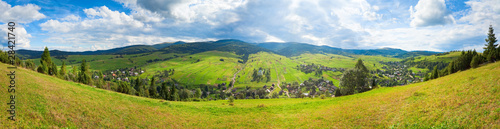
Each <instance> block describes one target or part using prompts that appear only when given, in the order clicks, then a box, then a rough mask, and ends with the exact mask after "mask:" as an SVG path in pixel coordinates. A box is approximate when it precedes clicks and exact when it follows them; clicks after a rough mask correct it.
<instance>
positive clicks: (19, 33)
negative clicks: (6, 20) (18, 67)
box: [0, 24, 31, 49]
mask: <svg viewBox="0 0 500 129" xmlns="http://www.w3.org/2000/svg"><path fill="white" fill-rule="evenodd" d="M0 26H1V27H2V28H7V27H8V25H7V24H3V25H0ZM15 27H16V28H15V29H14V34H15V37H16V39H15V41H16V49H19V48H24V49H26V48H29V47H30V46H31V45H30V42H31V41H30V38H31V34H28V32H26V29H24V27H23V26H22V25H16V26H15ZM0 32H1V33H2V34H6V35H7V33H8V32H10V30H7V29H0ZM0 42H1V44H2V46H4V47H6V46H7V42H8V39H7V36H2V38H0Z"/></svg>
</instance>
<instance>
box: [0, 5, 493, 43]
mask: <svg viewBox="0 0 500 129" xmlns="http://www.w3.org/2000/svg"><path fill="white" fill-rule="evenodd" d="M9 21H15V22H16V23H17V24H16V27H17V28H16V30H15V31H16V33H17V46H16V47H17V49H33V50H42V49H43V47H44V46H48V47H49V48H50V49H59V50H67V51H85V50H102V49H110V48H115V47H121V46H127V45H134V44H156V43H161V42H175V41H179V40H180V41H187V42H192V41H212V40H218V39H239V40H243V41H246V42H252V43H260V42H303V43H309V44H314V45H328V46H332V47H339V48H345V49H375V48H382V47H392V48H400V49H403V50H431V51H450V50H463V49H478V50H482V47H483V46H484V44H485V41H484V39H485V38H486V33H487V30H488V27H489V25H490V24H491V25H493V28H495V29H497V30H500V0H470V1H467V0H400V1H399V0H369V1H366V0H95V1H88V0H83V1H81V0H37V1H30V0H3V1H0V25H1V27H2V29H1V31H3V32H4V33H6V31H7V25H6V23H8V22H9ZM497 32H498V31H497ZM497 37H498V35H497ZM0 40H1V42H2V45H3V46H6V36H4V37H2V38H1V39H0Z"/></svg>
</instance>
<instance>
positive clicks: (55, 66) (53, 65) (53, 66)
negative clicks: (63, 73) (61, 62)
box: [50, 62, 59, 77]
mask: <svg viewBox="0 0 500 129" xmlns="http://www.w3.org/2000/svg"><path fill="white" fill-rule="evenodd" d="M50 70H51V71H52V75H54V76H56V77H57V76H59V72H57V65H56V63H54V62H52V67H51V69H50Z"/></svg>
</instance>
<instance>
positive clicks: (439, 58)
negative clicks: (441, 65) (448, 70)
mask: <svg viewBox="0 0 500 129" xmlns="http://www.w3.org/2000/svg"><path fill="white" fill-rule="evenodd" d="M460 55H461V52H450V53H449V54H446V55H439V56H436V55H430V56H418V57H415V62H420V61H429V62H441V61H443V62H445V63H450V62H451V61H453V60H454V59H456V58H458V57H460Z"/></svg>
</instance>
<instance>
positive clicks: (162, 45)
mask: <svg viewBox="0 0 500 129" xmlns="http://www.w3.org/2000/svg"><path fill="white" fill-rule="evenodd" d="M185 43H186V42H182V41H177V42H174V43H168V42H164V43H159V44H155V45H152V47H154V48H156V49H163V48H166V47H168V46H172V45H179V44H185Z"/></svg>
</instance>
